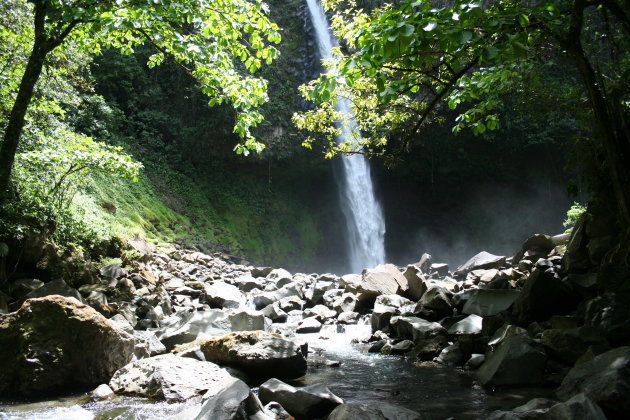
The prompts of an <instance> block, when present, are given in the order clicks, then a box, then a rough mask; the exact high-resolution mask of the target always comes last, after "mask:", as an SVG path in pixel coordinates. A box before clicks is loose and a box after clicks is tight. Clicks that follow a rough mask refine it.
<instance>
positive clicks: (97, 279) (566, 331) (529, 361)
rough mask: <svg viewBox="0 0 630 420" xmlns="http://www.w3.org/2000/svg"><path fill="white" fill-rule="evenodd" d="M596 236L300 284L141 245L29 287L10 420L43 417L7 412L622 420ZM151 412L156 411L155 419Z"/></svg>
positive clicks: (282, 275) (14, 301) (0, 381)
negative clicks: (85, 270) (131, 257)
mask: <svg viewBox="0 0 630 420" xmlns="http://www.w3.org/2000/svg"><path fill="white" fill-rule="evenodd" d="M578 231H579V228H578ZM582 235H583V236H582V237H578V235H577V234H574V235H573V237H572V238H569V236H568V235H560V236H554V237H550V236H546V235H536V236H534V237H532V238H529V239H528V240H527V241H526V242H525V243H524V244H523V247H522V249H521V250H520V251H519V252H518V253H517V254H516V255H515V256H511V257H506V256H497V255H492V254H489V253H487V252H482V253H479V254H477V255H475V256H473V257H472V258H471V259H470V260H469V261H468V262H466V263H465V264H463V265H462V266H460V267H457V268H456V269H452V268H451V267H448V266H447V265H445V264H440V263H437V262H433V261H432V259H431V257H430V256H429V255H427V254H425V255H423V256H422V258H421V259H420V260H419V261H418V262H417V263H415V264H410V265H408V266H406V267H395V266H393V265H382V266H378V267H374V268H371V269H367V270H365V271H364V272H363V273H362V274H348V275H344V276H337V275H333V274H301V273H296V274H293V273H289V272H287V271H286V270H283V269H273V268H267V267H252V266H248V265H242V264H236V263H235V262H234V261H233V260H231V259H230V258H226V256H222V255H218V254H217V255H207V254H204V253H201V252H193V251H186V250H182V249H162V250H154V251H149V250H148V249H147V248H146V247H145V246H142V247H139V249H141V250H142V252H141V254H142V255H141V257H140V258H138V259H137V260H136V261H134V262H133V263H132V264H130V265H129V266H127V267H125V268H122V267H120V266H116V265H110V266H105V267H103V268H102V269H101V270H100V271H99V272H98V273H94V274H95V275H93V276H88V278H91V279H92V280H91V281H89V282H87V283H85V284H82V285H80V286H79V287H77V288H72V287H70V286H68V285H67V284H66V283H65V282H64V280H63V279H61V278H59V279H56V280H54V281H50V282H48V283H45V284H43V283H41V282H39V281H37V280H34V279H22V280H19V281H16V282H15V283H14V287H13V293H12V295H11V296H4V297H3V299H4V301H5V302H9V305H10V306H11V307H13V308H15V309H16V310H15V311H13V312H9V313H7V314H5V315H1V316H0V396H1V397H2V399H3V400H4V401H5V403H0V417H2V416H5V417H15V418H28V417H29V415H35V416H37V415H36V414H35V413H37V412H38V411H37V410H38V409H36V408H33V407H34V406H31V409H30V411H29V409H28V408H24V406H23V405H16V404H15V403H9V401H16V400H31V401H32V400H41V399H43V398H47V397H48V398H50V397H57V396H59V395H68V394H70V393H72V392H85V391H89V394H87V396H85V397H79V398H80V400H71V401H72V403H70V404H68V405H67V406H62V407H61V408H62V409H64V410H69V411H67V413H71V412H72V410H74V414H73V415H72V416H70V415H69V414H68V415H66V414H60V413H61V412H59V411H54V410H59V409H61V408H60V407H56V408H55V409H54V410H53V411H52V412H53V413H57V414H53V417H50V416H48V417H46V416H44V415H42V416H40V418H55V416H57V415H58V418H62V417H63V418H70V417H73V418H95V417H96V418H114V417H117V416H119V415H122V414H120V413H121V411H120V410H118V411H117V409H115V408H112V407H127V408H129V407H136V408H129V410H130V411H127V414H126V415H127V416H128V417H127V418H150V417H155V416H156V415H159V416H161V417H165V418H168V417H173V418H181V419H188V418H190V419H194V418H198V419H203V418H208V419H250V418H251V419H289V418H292V417H294V418H297V419H317V418H328V419H357V418H365V419H383V418H385V419H441V418H455V419H457V418H479V417H488V418H491V419H534V418H535V419H539V418H540V419H585V418H589V419H605V418H611V419H615V418H624V417H625V415H626V414H627V413H628V412H630V407H629V406H628V401H630V399H628V398H627V397H628V396H630V391H629V390H630V367H629V363H630V347H628V344H630V343H629V340H628V337H629V332H630V322H629V319H630V318H629V317H628V316H627V315H630V313H629V312H630V310H629V309H628V305H627V303H628V301H629V299H628V298H627V296H626V295H625V294H623V293H614V292H606V293H604V292H603V291H602V288H601V287H598V284H597V281H596V280H597V272H596V268H597V265H596V263H594V262H593V260H594V258H593V257H594V256H597V247H596V244H597V241H596V240H595V239H596V238H585V237H584V234H582ZM589 239H590V240H589ZM588 244H590V246H587V245H588ZM567 249H568V251H567ZM8 309H9V307H5V310H4V311H5V312H8ZM351 338H352V341H353V343H350V339H351ZM340 349H341V350H340ZM383 361H385V362H384V363H382V362H383ZM357 372H359V373H360V374H361V375H363V376H357ZM388 372H391V373H392V375H391V376H390V375H388ZM430 372H434V373H430ZM344 375H345V377H346V378H347V380H344ZM431 375H434V376H431ZM443 376H447V377H448V378H449V381H450V382H449V381H445V380H444V378H442V379H440V377H443ZM427 378H431V380H430V381H427ZM423 381H424V382H423ZM362 382H365V384H363V383H362ZM431 383H434V384H435V386H434V389H433V390H432V388H431ZM443 383H444V384H447V385H443ZM366 384H369V385H368V387H369V388H368V387H366V386H365V385H366ZM392 384H395V386H392ZM457 384H459V385H460V388H461V389H460V390H458V385H457ZM346 385H347V386H346ZM441 387H444V390H442V388H441ZM331 388H332V390H333V391H335V390H338V391H337V392H336V393H335V392H333V391H331ZM517 389H518V390H519V392H518V393H515V392H514V390H517ZM449 392H450V393H452V396H450V397H449V395H448V394H449ZM432 393H434V394H435V397H434V398H433V397H432V395H431V394H432ZM442 393H446V395H445V396H444V395H442V396H439V394H442ZM337 394H339V395H337ZM420 394H423V395H425V396H424V397H422V396H420ZM516 394H518V398H510V397H509V396H510V395H516ZM536 396H538V397H541V398H534V397H536ZM138 397H140V398H150V399H151V401H153V402H154V403H153V404H151V405H149V406H150V407H152V408H148V409H146V410H145V413H148V414H146V417H143V415H141V414H139V413H140V412H142V410H143V409H144V408H137V407H143V406H144V402H146V400H137V399H134V398H138ZM525 397H527V398H526V399H524V398H525ZM81 398H83V399H81ZM437 398H442V400H440V401H444V402H443V403H442V402H441V403H440V404H438V405H439V406H440V407H436V406H435V405H432V404H431V401H432V399H437ZM449 399H450V401H451V403H452V406H450V407H449ZM88 400H91V401H92V402H89V401H88ZM467 400H469V401H470V402H471V405H472V406H475V404H476V405H479V406H478V407H476V408H474V407H473V408H470V407H468V406H467V405H466V404H465V401H467ZM498 400H501V403H498ZM130 401H134V402H130ZM138 401H143V403H139V402H138ZM159 401H164V402H165V403H168V404H166V405H164V404H165V403H160V402H159ZM484 401H485V402H486V403H484ZM40 404H44V406H45V403H40ZM116 404H118V405H116ZM458 404H459V406H460V408H459V409H458V408H457V407H458ZM484 404H485V405H484ZM517 405H519V407H517V408H515V407H516V406H517ZM149 406H147V407H149ZM39 407H40V408H41V407H42V406H39ZM94 407H100V408H97V409H94ZM104 407H110V408H109V409H105V408H104ZM492 408H502V409H501V410H494V411H493V412H491V413H490V411H492V410H491V409H492ZM23 410H26V411H23ZM152 410H153V411H152ZM20 412H21V413H22V414H20ZM44 412H49V411H45V410H44V411H42V413H44ZM24 413H27V414H26V417H24V415H25V414H24ZM29 413H30V414H29ZM77 413H80V414H81V415H83V416H84V417H80V416H78V414H77ZM108 413H109V414H108ZM116 413H118V414H116ZM68 416H69V417H68ZM77 416H78V417H77ZM86 416H87V417H86ZM122 418H125V417H124V415H123V416H122Z"/></svg>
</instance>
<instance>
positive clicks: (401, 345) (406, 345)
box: [381, 340, 415, 354]
mask: <svg viewBox="0 0 630 420" xmlns="http://www.w3.org/2000/svg"><path fill="white" fill-rule="evenodd" d="M414 347H415V345H414V342H413V341H411V340H402V341H400V342H398V343H396V344H392V345H391V346H389V348H388V350H387V352H384V351H383V350H381V353H383V354H405V353H409V352H410V351H411V350H413V349H414Z"/></svg>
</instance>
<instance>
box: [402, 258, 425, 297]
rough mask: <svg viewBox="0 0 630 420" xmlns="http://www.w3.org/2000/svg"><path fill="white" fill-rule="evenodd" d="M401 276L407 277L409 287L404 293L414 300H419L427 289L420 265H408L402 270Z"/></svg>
mask: <svg viewBox="0 0 630 420" xmlns="http://www.w3.org/2000/svg"><path fill="white" fill-rule="evenodd" d="M403 276H405V279H407V284H409V289H408V290H407V292H406V293H405V296H407V297H409V298H410V299H413V300H414V301H418V300H420V298H421V297H422V295H423V294H424V292H425V291H426V290H427V284H426V279H425V278H424V274H423V273H422V270H421V269H420V267H418V266H416V265H408V266H407V267H406V268H405V271H403Z"/></svg>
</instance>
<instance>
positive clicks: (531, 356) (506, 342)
mask: <svg viewBox="0 0 630 420" xmlns="http://www.w3.org/2000/svg"><path fill="white" fill-rule="evenodd" d="M546 363H547V355H546V354H545V351H544V350H543V349H542V346H540V345H539V344H537V343H536V342H535V341H534V340H532V339H531V338H529V337H528V336H527V335H525V334H517V335H512V336H508V337H506V338H505V339H503V340H502V341H501V342H500V344H498V347H497V348H496V349H495V350H494V351H493V352H492V353H491V354H490V355H489V356H488V357H487V358H486V361H485V362H484V363H483V365H481V367H480V368H479V370H478V371H477V378H478V379H479V382H481V384H482V385H484V386H494V385H499V386H500V385H533V384H539V383H540V382H541V381H542V379H543V374H544V371H545V365H546Z"/></svg>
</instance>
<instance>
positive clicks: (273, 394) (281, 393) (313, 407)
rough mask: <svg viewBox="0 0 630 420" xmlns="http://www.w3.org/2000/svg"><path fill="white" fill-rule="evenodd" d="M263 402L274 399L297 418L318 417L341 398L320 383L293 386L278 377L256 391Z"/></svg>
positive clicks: (337, 403) (338, 403) (340, 402)
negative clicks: (301, 386) (302, 386)
mask: <svg viewBox="0 0 630 420" xmlns="http://www.w3.org/2000/svg"><path fill="white" fill-rule="evenodd" d="M258 395H259V396H260V400H261V401H262V402H263V403H267V402H269V401H276V402H278V403H280V404H281V405H282V407H284V408H285V410H287V411H288V412H289V413H290V414H291V415H293V416H296V417H299V418H319V417H324V416H326V415H327V414H329V413H330V412H331V411H332V410H333V409H334V408H335V407H337V406H338V405H340V404H343V400H342V399H341V398H339V397H337V396H336V395H335V394H333V393H332V392H330V390H329V389H328V388H327V387H326V386H324V385H322V384H314V385H309V386H306V387H304V388H294V387H292V386H291V385H288V384H285V383H284V382H282V381H279V380H278V379H275V378H272V379H269V380H268V381H267V382H265V383H264V384H262V385H260V389H259V392H258Z"/></svg>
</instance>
